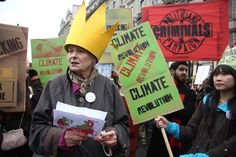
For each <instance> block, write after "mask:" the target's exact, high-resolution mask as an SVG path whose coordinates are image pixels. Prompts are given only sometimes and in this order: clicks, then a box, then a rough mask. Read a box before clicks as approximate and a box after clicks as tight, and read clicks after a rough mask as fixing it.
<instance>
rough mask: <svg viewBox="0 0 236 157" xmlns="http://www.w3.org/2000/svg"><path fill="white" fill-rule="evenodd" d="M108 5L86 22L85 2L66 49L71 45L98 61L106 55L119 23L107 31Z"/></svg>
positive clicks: (75, 19) (103, 6)
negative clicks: (90, 54)
mask: <svg viewBox="0 0 236 157" xmlns="http://www.w3.org/2000/svg"><path fill="white" fill-rule="evenodd" d="M105 11H106V3H103V4H102V5H101V6H100V7H99V8H98V9H97V10H96V11H95V12H94V13H93V14H92V15H91V17H90V18H89V19H88V20H87V21H86V6H85V2H84V1H83V4H82V5H81V7H80V9H79V11H78V12H77V14H76V15H75V18H74V20H73V22H72V25H71V28H70V32H69V35H68V37H67V39H66V43H65V46H64V47H65V49H66V51H67V50H68V47H69V45H76V46H79V47H82V48H84V49H86V50H88V51H89V52H91V53H92V54H93V55H94V56H95V57H96V58H97V60H99V59H100V58H101V56H102V54H103V53H104V51H105V49H106V47H107V45H108V43H109V41H110V40H111V38H112V35H113V33H114V32H115V29H116V27H117V26H118V22H117V23H116V24H114V25H113V26H112V27H110V29H108V30H106V23H105V19H106V14H105Z"/></svg>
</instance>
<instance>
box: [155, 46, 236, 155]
mask: <svg viewBox="0 0 236 157" xmlns="http://www.w3.org/2000/svg"><path fill="white" fill-rule="evenodd" d="M210 84H212V86H213V91H212V93H210V94H207V95H205V97H204V98H203V100H202V101H201V102H200V103H199V104H198V107H197V109H196V111H195V113H194V114H193V116H192V118H191V119H190V120H189V122H188V124H187V125H186V126H181V125H178V124H177V123H174V122H169V121H168V120H167V119H166V118H164V117H162V116H159V117H157V118H156V119H155V120H154V122H155V123H156V126H157V127H158V128H165V129H166V131H167V133H169V134H170V135H172V136H173V137H175V138H176V139H179V140H181V141H184V140H187V139H188V140H192V143H191V147H190V149H189V151H188V153H186V154H183V155H180V157H235V156H236V47H234V48H232V49H230V48H226V50H225V53H224V55H223V58H222V59H221V60H220V62H219V64H218V65H217V67H216V68H215V69H214V71H213V72H212V74H211V76H210Z"/></svg>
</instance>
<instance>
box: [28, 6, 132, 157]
mask: <svg viewBox="0 0 236 157" xmlns="http://www.w3.org/2000/svg"><path fill="white" fill-rule="evenodd" d="M105 10H106V5H105V3H104V4H102V5H101V6H100V7H99V8H98V9H97V10H96V12H94V14H93V15H92V16H91V17H90V18H89V19H88V20H87V21H86V7H85V3H83V4H82V6H81V8H80V9H79V11H78V13H77V15H76V16H75V18H74V21H73V23H72V26H71V29H70V32H69V35H68V37H67V40H66V43H65V49H66V51H67V58H68V64H69V66H68V70H67V73H66V74H62V75H60V76H57V77H55V78H53V79H52V80H50V81H49V82H48V84H47V85H46V87H45V89H44V91H43V93H42V95H41V97H40V100H39V102H38V105H37V107H36V108H35V111H34V115H33V118H32V126H31V132H30V139H29V145H30V147H31V149H32V150H33V151H34V157H49V156H53V157H54V156H57V157H106V156H117V157H123V156H127V153H128V150H127V148H128V142H129V141H128V139H129V137H128V127H129V126H128V115H127V113H126V109H125V106H124V104H123V101H122V98H121V96H120V93H119V89H118V88H117V87H116V85H115V84H114V83H113V82H112V81H111V80H110V79H109V78H107V77H104V76H102V75H101V74H99V73H98V71H97V70H96V69H95V64H96V63H97V61H98V60H99V58H100V57H101V55H102V53H103V52H104V51H105V49H106V47H107V45H108V43H109V41H110V39H111V37H112V35H113V33H114V31H115V29H116V27H117V24H115V25H114V26H112V27H111V28H110V29H109V30H107V31H106V30H105ZM58 101H59V102H63V103H66V104H70V105H74V106H79V107H87V108H92V109H95V110H102V111H105V112H107V116H106V119H105V121H106V123H105V126H104V128H103V131H102V132H101V133H99V135H97V136H96V137H93V138H91V137H88V133H89V132H86V131H84V130H83V129H75V128H74V129H73V128H69V129H62V128H60V127H57V126H53V124H52V123H53V118H54V117H53V109H55V108H56V104H57V102H58ZM88 115H89V113H88ZM60 124H61V125H63V124H65V123H64V122H62V121H61V122H60ZM88 126H89V127H85V128H91V127H93V123H92V122H91V121H90V123H89V125H88ZM90 131H91V130H90ZM90 133H92V132H90Z"/></svg>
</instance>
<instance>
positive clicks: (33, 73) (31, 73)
mask: <svg viewBox="0 0 236 157" xmlns="http://www.w3.org/2000/svg"><path fill="white" fill-rule="evenodd" d="M34 76H38V72H37V71H36V70H34V69H29V77H30V78H32V77H34Z"/></svg>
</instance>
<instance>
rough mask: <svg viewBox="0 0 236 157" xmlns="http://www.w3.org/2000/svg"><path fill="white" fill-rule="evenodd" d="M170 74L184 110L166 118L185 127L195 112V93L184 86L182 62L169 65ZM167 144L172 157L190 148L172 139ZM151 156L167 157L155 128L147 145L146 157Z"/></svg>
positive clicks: (186, 68)
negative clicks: (169, 146)
mask: <svg viewBox="0 0 236 157" xmlns="http://www.w3.org/2000/svg"><path fill="white" fill-rule="evenodd" d="M170 72H171V75H172V76H173V79H174V82H175V84H176V87H177V89H178V91H179V95H180V98H181V100H182V102H183V105H184V109H182V110H179V111H177V112H174V113H171V114H168V115H166V117H167V118H168V119H169V120H170V121H174V122H176V123H178V124H181V125H186V123H187V122H188V120H189V119H190V118H191V116H192V114H193V112H194V110H195V107H194V106H195V101H196V94H195V92H194V91H193V90H191V89H190V88H189V87H188V86H187V85H186V80H187V77H188V64H187V63H186V62H183V61H176V62H174V63H172V64H171V66H170ZM169 142H170V145H171V149H172V152H173V155H174V156H176V157H177V156H179V155H180V154H184V153H185V152H186V151H187V150H188V148H189V146H190V144H189V142H186V143H180V142H178V141H176V140H175V139H173V138H169ZM153 156H161V157H169V155H168V152H167V149H166V146H165V142H164V139H163V137H162V134H161V131H160V130H159V129H158V128H156V127H155V126H154V127H153V132H152V138H151V140H150V143H149V148H148V151H147V156H146V157H153Z"/></svg>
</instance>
